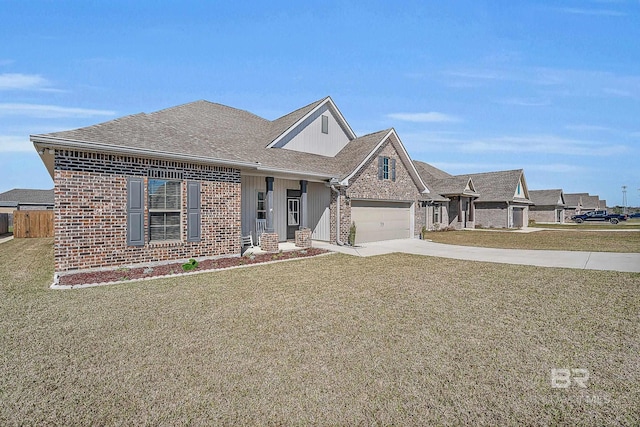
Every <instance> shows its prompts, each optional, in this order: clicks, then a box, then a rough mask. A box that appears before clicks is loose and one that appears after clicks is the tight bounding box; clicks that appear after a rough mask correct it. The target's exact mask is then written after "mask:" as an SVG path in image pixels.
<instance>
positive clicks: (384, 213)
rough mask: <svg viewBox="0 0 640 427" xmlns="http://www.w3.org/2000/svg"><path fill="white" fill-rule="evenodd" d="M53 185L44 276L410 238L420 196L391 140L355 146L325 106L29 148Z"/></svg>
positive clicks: (122, 125)
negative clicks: (351, 240)
mask: <svg viewBox="0 0 640 427" xmlns="http://www.w3.org/2000/svg"><path fill="white" fill-rule="evenodd" d="M31 141H32V142H33V143H34V145H35V147H36V150H37V151H38V153H39V154H40V156H41V158H42V161H43V163H44V164H45V166H46V167H47V169H48V171H49V173H50V174H51V176H52V178H53V180H54V205H55V208H54V209H55V220H54V221H55V249H54V252H55V270H56V273H58V274H63V273H64V272H68V271H72V270H81V269H94V268H103V267H114V266H122V265H133V264H138V263H147V262H152V261H153V262H157V261H161V262H162V261H171V260H181V259H187V258H190V257H196V258H205V257H218V256H237V255H239V254H240V252H241V247H240V245H241V237H242V236H248V235H252V237H253V239H254V240H256V241H258V240H259V241H260V245H261V246H262V248H263V249H265V250H267V251H276V250H277V249H278V243H279V242H283V241H286V240H293V239H299V240H300V241H305V242H306V241H310V240H309V239H316V240H325V241H330V242H338V243H342V242H346V241H347V237H348V233H349V226H350V225H351V224H352V222H353V223H355V224H356V227H357V235H356V236H357V240H356V243H358V242H366V241H373V240H385V239H393V238H406V237H414V236H415V235H416V234H418V233H419V232H420V229H421V227H422V225H424V224H425V221H426V220H425V216H424V215H425V213H424V210H423V209H420V207H421V206H423V205H424V204H425V203H426V200H427V199H428V198H429V196H430V191H429V189H428V188H427V186H426V185H425V183H424V182H423V180H422V179H421V177H420V175H419V174H418V172H417V171H416V168H415V167H414V164H413V162H412V161H411V159H410V157H409V155H408V154H407V152H406V150H405V148H404V145H403V144H402V142H401V141H400V138H399V137H398V135H397V134H396V132H395V130H394V129H389V130H384V131H380V132H376V133H372V134H369V135H365V136H361V137H357V136H356V135H355V133H354V132H353V130H352V129H351V127H350V126H349V124H348V123H347V121H346V120H345V118H344V117H343V116H342V114H341V113H340V111H339V109H338V108H337V106H336V105H335V104H334V102H333V100H332V99H331V98H330V97H327V98H324V99H321V100H319V101H316V102H314V103H312V104H309V105H307V106H305V107H302V108H300V109H298V110H296V111H293V112H291V113H289V114H287V115H285V116H283V117H281V118H279V119H276V120H273V121H270V120H267V119H264V118H262V117H259V116H257V115H255V114H252V113H249V112H247V111H243V110H238V109H235V108H232V107H228V106H224V105H220V104H215V103H211V102H208V101H197V102H192V103H189V104H185V105H180V106H177V107H172V108H168V109H165V110H160V111H157V112H154V113H149V114H146V113H140V114H134V115H130V116H126V117H122V118H119V119H115V120H111V121H109V122H105V123H101V124H97V125H93V126H88V127H85V128H80V129H75V130H69V131H62V132H55V133H49V134H41V135H32V136H31Z"/></svg>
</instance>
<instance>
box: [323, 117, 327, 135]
mask: <svg viewBox="0 0 640 427" xmlns="http://www.w3.org/2000/svg"><path fill="white" fill-rule="evenodd" d="M322 133H329V117H328V116H322Z"/></svg>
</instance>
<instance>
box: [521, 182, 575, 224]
mask: <svg viewBox="0 0 640 427" xmlns="http://www.w3.org/2000/svg"><path fill="white" fill-rule="evenodd" d="M529 199H531V202H533V205H532V206H529V219H531V220H534V221H536V222H553V223H559V224H562V223H564V217H565V212H564V210H565V207H566V202H565V198H564V193H563V192H562V190H561V189H553V190H530V191H529Z"/></svg>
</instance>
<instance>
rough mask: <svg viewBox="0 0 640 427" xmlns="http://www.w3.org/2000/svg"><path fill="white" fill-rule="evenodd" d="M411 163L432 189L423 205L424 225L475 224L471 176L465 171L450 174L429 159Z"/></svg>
mask: <svg viewBox="0 0 640 427" xmlns="http://www.w3.org/2000/svg"><path fill="white" fill-rule="evenodd" d="M413 164H414V165H415V167H416V169H417V171H418V173H419V174H420V176H421V177H422V180H423V181H424V182H425V184H426V185H427V186H428V187H429V189H430V191H431V192H430V193H429V201H428V203H426V205H425V209H426V212H425V218H426V222H427V223H426V227H427V229H429V230H432V229H436V230H437V229H438V228H440V227H453V228H456V229H463V228H474V227H475V209H474V200H475V199H476V198H478V196H479V194H478V193H477V192H476V190H475V186H474V184H473V180H472V179H471V178H470V177H469V176H467V175H459V176H452V175H449V174H448V173H446V172H445V171H443V170H440V169H438V168H436V167H434V166H432V165H430V164H428V163H424V162H419V161H414V162H413Z"/></svg>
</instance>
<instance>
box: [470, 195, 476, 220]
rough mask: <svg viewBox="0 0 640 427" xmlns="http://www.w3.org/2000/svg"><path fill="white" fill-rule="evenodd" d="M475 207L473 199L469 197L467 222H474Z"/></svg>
mask: <svg viewBox="0 0 640 427" xmlns="http://www.w3.org/2000/svg"><path fill="white" fill-rule="evenodd" d="M475 217H476V206H475V203H474V201H473V197H469V221H475V220H476V218H475Z"/></svg>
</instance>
